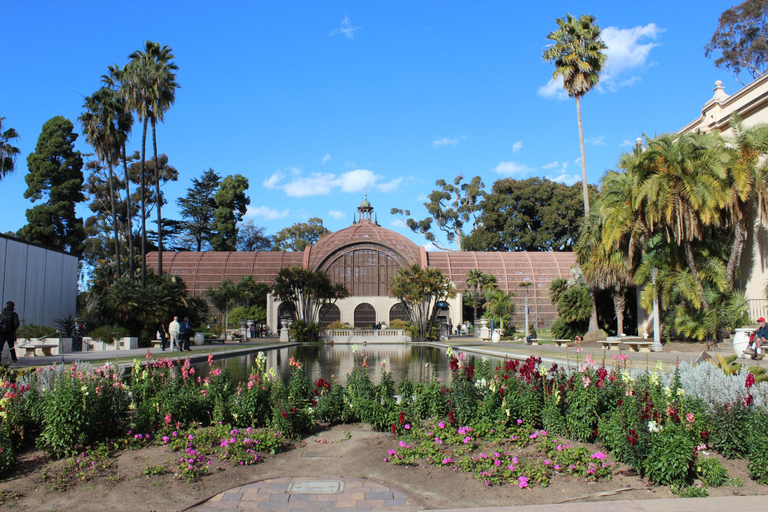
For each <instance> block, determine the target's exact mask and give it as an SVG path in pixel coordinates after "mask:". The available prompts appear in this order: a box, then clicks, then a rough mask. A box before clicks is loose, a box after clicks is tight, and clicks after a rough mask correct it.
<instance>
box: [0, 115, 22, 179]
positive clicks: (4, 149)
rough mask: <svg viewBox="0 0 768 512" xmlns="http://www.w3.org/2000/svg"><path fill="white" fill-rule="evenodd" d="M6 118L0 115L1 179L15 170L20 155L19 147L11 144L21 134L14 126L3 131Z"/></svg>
mask: <svg viewBox="0 0 768 512" xmlns="http://www.w3.org/2000/svg"><path fill="white" fill-rule="evenodd" d="M4 119H5V118H4V117H0V180H2V179H3V178H5V176H6V175H8V174H11V173H12V172H13V170H14V169H15V168H16V159H17V158H18V156H19V148H17V147H14V146H12V145H11V141H13V140H15V139H18V138H19V134H18V133H16V130H14V129H13V128H8V129H7V130H5V131H3V120H4Z"/></svg>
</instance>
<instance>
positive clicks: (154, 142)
mask: <svg viewBox="0 0 768 512" xmlns="http://www.w3.org/2000/svg"><path fill="white" fill-rule="evenodd" d="M156 124H157V121H156V120H155V118H154V117H153V118H152V148H153V149H154V152H155V195H156V196H157V197H156V199H155V200H156V201H157V275H159V276H162V275H163V217H162V215H161V213H160V209H161V208H162V205H163V197H162V196H161V195H160V162H159V161H158V160H157V132H156V130H155V125H156Z"/></svg>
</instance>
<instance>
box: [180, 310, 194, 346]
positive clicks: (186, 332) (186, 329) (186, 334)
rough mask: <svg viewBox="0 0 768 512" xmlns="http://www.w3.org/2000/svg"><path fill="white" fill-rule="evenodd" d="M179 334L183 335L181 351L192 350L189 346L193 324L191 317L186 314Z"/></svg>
mask: <svg viewBox="0 0 768 512" xmlns="http://www.w3.org/2000/svg"><path fill="white" fill-rule="evenodd" d="M179 335H180V336H181V351H182V352H184V350H186V351H187V352H191V350H190V348H189V338H190V336H192V326H191V325H190V324H189V317H188V316H185V317H184V321H183V322H181V326H180V327H179Z"/></svg>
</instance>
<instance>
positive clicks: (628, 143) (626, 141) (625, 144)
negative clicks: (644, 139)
mask: <svg viewBox="0 0 768 512" xmlns="http://www.w3.org/2000/svg"><path fill="white" fill-rule="evenodd" d="M634 145H635V143H634V142H632V141H631V140H629V139H624V140H623V141H621V144H619V147H620V148H627V147H629V148H631V147H632V146H634Z"/></svg>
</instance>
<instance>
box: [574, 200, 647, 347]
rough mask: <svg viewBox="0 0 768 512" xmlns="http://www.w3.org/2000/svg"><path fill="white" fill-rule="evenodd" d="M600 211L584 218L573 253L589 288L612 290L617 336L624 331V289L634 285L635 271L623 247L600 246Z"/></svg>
mask: <svg viewBox="0 0 768 512" xmlns="http://www.w3.org/2000/svg"><path fill="white" fill-rule="evenodd" d="M599 212H600V209H595V210H593V211H592V212H590V215H589V217H588V218H587V219H585V221H584V224H582V227H581V233H580V234H579V240H578V242H576V245H575V247H574V251H575V252H576V261H577V262H578V264H579V267H580V268H581V272H582V275H583V276H584V279H585V280H586V281H587V283H588V284H589V285H590V286H591V287H593V288H601V289H604V290H607V289H613V310H614V313H615V315H616V334H617V335H619V336H620V335H621V334H622V333H623V332H624V310H625V309H626V306H627V297H626V289H627V287H629V286H632V285H634V280H633V278H632V276H633V273H634V272H633V268H632V266H631V259H630V258H628V257H627V250H626V248H625V247H618V246H616V245H612V244H611V245H607V246H606V245H605V244H603V241H602V236H603V226H604V219H603V216H602V215H601V214H600V213H599Z"/></svg>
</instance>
